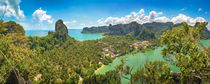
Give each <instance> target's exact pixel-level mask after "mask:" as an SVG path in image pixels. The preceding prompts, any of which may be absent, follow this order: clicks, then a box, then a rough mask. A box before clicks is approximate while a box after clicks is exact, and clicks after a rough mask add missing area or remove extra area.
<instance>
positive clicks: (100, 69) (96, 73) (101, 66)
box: [94, 64, 105, 74]
mask: <svg viewBox="0 0 210 84" xmlns="http://www.w3.org/2000/svg"><path fill="white" fill-rule="evenodd" d="M104 67H105V65H104V64H102V66H101V67H99V68H98V69H97V70H95V72H94V73H95V74H97V72H98V71H100V70H101V69H102V68H104Z"/></svg>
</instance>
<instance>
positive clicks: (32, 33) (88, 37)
mask: <svg viewBox="0 0 210 84" xmlns="http://www.w3.org/2000/svg"><path fill="white" fill-rule="evenodd" d="M48 31H55V30H26V36H39V37H43V36H47V35H48ZM81 32H82V29H68V34H69V36H71V37H73V38H75V39H76V40H79V41H84V40H96V39H100V38H102V37H103V35H102V34H100V33H91V34H84V33H81Z"/></svg>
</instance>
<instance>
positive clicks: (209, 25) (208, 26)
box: [206, 22, 210, 31]
mask: <svg viewBox="0 0 210 84" xmlns="http://www.w3.org/2000/svg"><path fill="white" fill-rule="evenodd" d="M206 27H207V29H208V30H209V31H210V22H208V25H207V26H206Z"/></svg>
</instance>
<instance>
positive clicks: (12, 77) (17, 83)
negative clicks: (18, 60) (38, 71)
mask: <svg viewBox="0 0 210 84" xmlns="http://www.w3.org/2000/svg"><path fill="white" fill-rule="evenodd" d="M6 84H31V81H30V80H28V81H25V79H24V78H23V77H21V76H20V74H19V72H18V71H17V70H16V69H15V68H13V69H12V71H11V72H10V74H9V77H8V78H7V80H6Z"/></svg>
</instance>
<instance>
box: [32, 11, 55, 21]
mask: <svg viewBox="0 0 210 84" xmlns="http://www.w3.org/2000/svg"><path fill="white" fill-rule="evenodd" d="M32 16H33V19H35V20H38V21H39V22H43V21H47V22H48V23H53V21H54V20H53V18H52V16H51V15H48V14H47V11H44V10H42V8H39V9H37V10H36V11H35V12H34V13H33V14H32Z"/></svg>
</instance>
